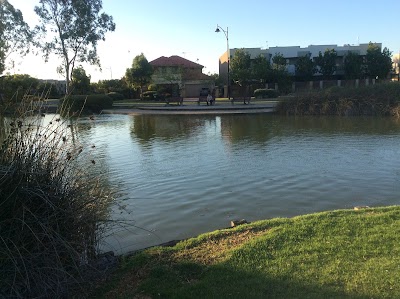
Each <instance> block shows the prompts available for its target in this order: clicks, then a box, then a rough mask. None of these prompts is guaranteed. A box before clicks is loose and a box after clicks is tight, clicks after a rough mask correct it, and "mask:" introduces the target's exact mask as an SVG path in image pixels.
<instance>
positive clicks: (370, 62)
mask: <svg viewBox="0 0 400 299" xmlns="http://www.w3.org/2000/svg"><path fill="white" fill-rule="evenodd" d="M391 56H392V52H390V51H389V49H388V48H386V47H385V48H384V49H383V51H382V52H381V49H380V47H379V46H378V45H376V44H373V43H371V42H370V43H369V45H368V49H367V55H366V57H365V58H366V65H367V74H368V75H369V76H370V77H372V78H381V79H385V78H386V77H387V76H388V74H389V72H390V71H391V70H392V58H391Z"/></svg>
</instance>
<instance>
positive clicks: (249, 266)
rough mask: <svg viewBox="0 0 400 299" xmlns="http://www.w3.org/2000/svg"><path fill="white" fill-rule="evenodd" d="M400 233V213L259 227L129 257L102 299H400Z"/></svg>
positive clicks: (327, 216)
mask: <svg viewBox="0 0 400 299" xmlns="http://www.w3.org/2000/svg"><path fill="white" fill-rule="evenodd" d="M399 230H400V207H385V208H374V209H364V210H359V211H355V210H340V211H332V212H325V213H317V214H311V215H306V216H301V217H295V218H291V219H272V220H266V221H260V222H255V223H252V224H249V225H243V226H239V227H237V228H235V229H231V230H221V231H216V232H213V233H209V234H204V235H201V236H199V237H197V238H194V239H190V240H187V241H183V242H181V243H178V244H177V245H176V246H175V247H172V248H165V247H164V248H161V247H156V248H151V249H147V250H144V251H142V252H140V253H137V254H134V255H132V256H129V257H125V258H124V259H123V260H122V262H121V267H120V269H119V270H118V271H117V272H116V273H115V275H114V276H113V277H112V279H111V281H110V282H109V283H108V284H107V285H106V286H104V287H102V288H101V289H99V291H98V293H97V294H96V295H95V297H96V298H400V236H399V234H398V232H399ZM135 296H137V297H135Z"/></svg>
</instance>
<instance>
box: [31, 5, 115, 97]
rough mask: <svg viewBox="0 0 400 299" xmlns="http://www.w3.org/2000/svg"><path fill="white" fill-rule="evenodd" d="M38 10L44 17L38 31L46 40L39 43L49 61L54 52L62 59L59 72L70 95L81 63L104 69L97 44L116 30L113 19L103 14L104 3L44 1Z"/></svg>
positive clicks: (41, 16)
mask: <svg viewBox="0 0 400 299" xmlns="http://www.w3.org/2000/svg"><path fill="white" fill-rule="evenodd" d="M39 3H40V6H36V7H35V12H36V14H37V15H38V16H39V17H40V25H39V26H37V30H39V31H40V32H42V33H43V34H44V35H46V37H48V38H43V41H42V40H40V42H38V43H37V45H38V46H39V48H41V49H42V51H43V53H44V58H45V60H46V61H47V60H48V59H49V55H50V54H51V53H54V54H56V55H58V56H59V57H60V58H61V59H62V61H63V62H62V65H61V66H60V68H59V70H61V69H62V70H63V73H64V75H65V79H66V92H67V93H68V92H69V89H70V78H71V75H72V72H73V70H74V68H75V64H76V63H77V62H80V63H83V62H88V63H90V64H94V65H98V66H100V60H99V57H98V55H97V44H98V42H99V41H100V40H104V39H105V34H106V32H108V31H114V30H115V23H114V22H113V18H112V17H111V16H109V15H107V14H106V13H101V12H100V11H101V10H102V0H62V1H60V0H40V1H39Z"/></svg>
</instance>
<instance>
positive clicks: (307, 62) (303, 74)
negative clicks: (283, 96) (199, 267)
mask: <svg viewBox="0 0 400 299" xmlns="http://www.w3.org/2000/svg"><path fill="white" fill-rule="evenodd" d="M295 67H296V76H297V77H298V78H299V79H302V80H304V81H309V80H311V79H312V78H313V76H314V74H315V73H316V72H317V70H316V68H315V64H314V62H313V61H312V59H311V54H306V55H304V56H300V57H299V58H298V59H297V61H296V66H295Z"/></svg>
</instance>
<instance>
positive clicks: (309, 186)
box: [80, 114, 400, 253]
mask: <svg viewBox="0 0 400 299" xmlns="http://www.w3.org/2000/svg"><path fill="white" fill-rule="evenodd" d="M80 122H81V124H80V135H81V138H82V142H83V143H87V144H94V145H96V148H95V151H94V153H93V154H94V155H95V156H96V161H99V163H98V164H99V165H101V168H100V169H101V172H103V174H106V175H107V180H108V183H109V184H110V185H111V186H112V187H113V188H114V189H115V190H117V196H118V198H119V199H120V200H121V201H122V202H123V206H124V208H125V210H126V211H127V212H128V213H126V212H124V211H123V210H121V209H120V208H115V209H114V213H113V217H114V218H115V219H126V220H132V221H134V225H130V226H128V227H126V228H125V229H121V230H119V231H117V232H115V233H114V234H113V236H112V237H109V238H108V239H107V244H105V245H104V246H105V248H106V249H107V250H108V249H110V250H114V251H115V252H117V253H126V252H129V251H132V250H136V249H140V248H145V247H148V246H152V245H155V244H160V243H163V242H167V241H170V240H175V239H184V238H188V237H191V236H195V235H198V234H199V233H203V232H207V231H211V230H215V229H220V228H225V227H228V226H229V225H230V221H231V220H233V219H242V218H245V219H246V220H248V221H256V220H261V219H268V218H273V217H292V216H295V215H301V214H307V213H312V212H317V211H325V210H333V209H347V208H353V207H354V206H358V205H368V206H386V205H394V204H398V202H399V198H400V184H399V183H400V159H399V156H400V155H399V154H400V122H399V121H398V120H396V119H392V118H372V117H371V118H361V117H354V118H339V117H282V116H275V115H266V114H254V115H221V116H215V115H213V116H201V115H187V116H185V115H158V116H157V115H139V116H127V115H101V116H98V117H97V118H96V120H95V121H87V120H81V121H80Z"/></svg>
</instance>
